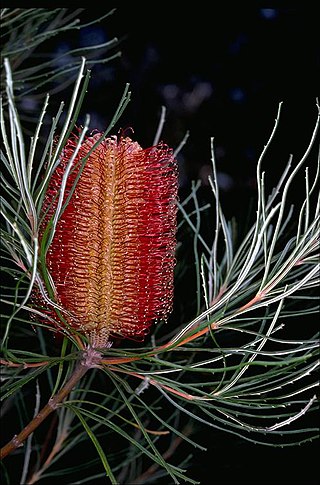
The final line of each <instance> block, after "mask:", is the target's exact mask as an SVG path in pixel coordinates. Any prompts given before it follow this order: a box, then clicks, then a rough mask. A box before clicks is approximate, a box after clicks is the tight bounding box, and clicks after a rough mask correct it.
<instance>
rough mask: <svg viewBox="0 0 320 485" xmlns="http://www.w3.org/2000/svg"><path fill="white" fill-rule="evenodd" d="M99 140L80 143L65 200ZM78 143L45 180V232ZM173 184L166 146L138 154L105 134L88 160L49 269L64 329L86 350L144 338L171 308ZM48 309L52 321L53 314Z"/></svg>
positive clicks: (173, 165) (53, 246)
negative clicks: (82, 338) (115, 339)
mask: <svg viewBox="0 0 320 485" xmlns="http://www.w3.org/2000/svg"><path fill="white" fill-rule="evenodd" d="M100 136H101V134H99V133H97V134H95V135H94V136H91V137H88V138H87V139H86V140H85V142H84V143H83V144H82V146H81V148H80V150H79V153H78V154H77V156H76V159H75V161H74V169H73V170H72V171H71V173H70V175H69V177H68V181H67V187H66V195H65V197H67V195H68V193H70V190H71V188H72V186H73V184H74V181H75V179H76V177H77V175H78V174H79V167H80V166H81V164H80V163H79V162H80V161H81V159H83V157H85V156H86V155H87V154H88V152H89V150H90V149H91V148H92V146H93V145H94V144H95V143H96V142H97V140H98V139H99V138H100ZM76 143H77V140H76V138H73V139H70V140H69V141H68V142H67V145H66V147H65V149H64V151H63V156H62V159H61V161H60V164H59V166H58V168H57V169H56V171H55V173H54V174H53V176H52V178H51V181H50V183H49V187H48V190H47V193H46V198H45V201H44V206H43V210H44V214H45V216H44V224H43V227H45V225H46V224H47V223H48V221H49V220H50V218H51V217H52V215H53V213H54V211H55V210H56V206H57V198H58V197H57V195H58V193H59V190H60V186H61V181H62V177H63V174H64V172H65V168H66V165H67V163H68V162H69V161H70V158H71V157H72V155H73V154H74V150H75V147H76ZM177 186H178V182H177V163H176V160H175V159H174V157H173V153H172V150H171V149H169V148H168V147H167V146H166V145H161V144H160V145H158V146H154V147H151V148H148V149H145V150H144V149H142V148H141V147H140V145H139V144H138V143H136V142H134V141H132V140H131V139H130V138H128V137H120V138H117V137H111V138H107V139H106V140H104V141H102V142H101V143H100V144H99V145H98V147H97V148H96V149H95V150H94V151H93V152H92V154H90V155H89V157H88V159H87V161H86V163H85V166H84V168H83V171H82V173H81V175H80V178H79V180H78V182H77V185H76V188H75V190H74V192H73V194H72V197H71V199H70V202H69V203H68V205H67V207H66V209H65V210H64V212H63V214H62V216H61V218H60V219H59V222H58V224H57V227H56V231H55V234H54V238H53V241H52V243H51V245H50V248H49V250H48V254H47V266H48V269H49V272H50V274H51V276H52V279H53V282H54V285H55V290H56V301H57V303H58V304H59V305H60V306H62V307H63V309H64V310H65V312H63V317H64V318H65V320H66V322H67V324H68V327H69V328H74V329H75V330H77V331H80V332H82V333H84V334H86V335H87V337H88V338H89V341H90V343H91V345H92V346H94V347H105V346H106V345H107V343H108V341H109V339H110V336H111V337H112V336H121V337H127V338H133V339H143V338H144V336H145V335H146V334H147V332H148V329H149V327H150V325H151V324H152V323H153V322H154V321H156V320H157V319H166V318H167V316H168V314H169V312H170V311H171V308H172V299H173V273H174V265H175V256H174V255H175V246H176V239H175V233H176V211H177V205H176V199H177ZM46 310H47V313H49V314H50V316H51V317H52V318H54V319H55V320H56V321H57V318H58V317H57V314H56V312H55V310H54V309H53V308H51V309H50V308H46ZM59 326H60V327H61V322H59Z"/></svg>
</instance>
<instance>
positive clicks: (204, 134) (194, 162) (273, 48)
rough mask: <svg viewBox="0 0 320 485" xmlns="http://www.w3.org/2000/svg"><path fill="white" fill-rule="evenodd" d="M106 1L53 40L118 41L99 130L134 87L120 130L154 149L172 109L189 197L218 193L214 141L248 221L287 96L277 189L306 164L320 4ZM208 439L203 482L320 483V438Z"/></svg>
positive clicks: (229, 203) (199, 475)
mask: <svg viewBox="0 0 320 485" xmlns="http://www.w3.org/2000/svg"><path fill="white" fill-rule="evenodd" d="M96 3H97V2H96ZM104 3H107V5H105V4H104V5H103V6H101V7H98V6H97V5H95V6H94V7H93V6H91V5H88V6H87V8H86V11H85V13H82V19H85V18H87V19H88V20H90V19H92V18H95V17H97V16H98V15H99V14H103V13H105V12H106V10H109V9H110V8H112V7H113V6H115V7H116V12H115V13H114V14H113V16H112V17H110V18H107V19H105V20H103V21H102V22H101V23H100V24H98V25H96V26H94V27H93V26H91V27H88V28H86V29H84V30H82V31H80V32H74V33H73V34H72V35H71V36H70V34H68V35H66V36H65V37H62V40H59V41H58V40H57V39H54V40H53V41H52V42H51V44H50V49H52V51H51V54H52V55H53V56H54V55H57V54H58V53H61V52H63V51H64V50H65V49H67V48H70V47H75V48H77V47H79V46H81V45H85V44H86V45H88V43H92V44H94V43H96V42H104V41H106V40H108V39H112V38H113V37H114V36H117V37H118V38H119V41H120V42H119V46H120V49H121V51H122V55H121V57H119V58H118V59H116V60H113V61H112V62H111V63H109V64H104V65H100V66H99V65H97V66H96V67H94V69H93V70H92V79H91V82H90V85H89V91H88V95H87V98H86V100H85V103H84V111H83V114H84V113H85V112H89V113H90V115H91V120H92V121H91V128H92V129H99V130H104V129H105V128H106V126H107V125H108V123H109V122H110V119H111V117H112V115H113V113H114V110H115V108H116V107H117V105H118V102H119V99H120V97H121V95H122V92H123V90H124V87H125V84H126V83H130V89H131V91H132V100H131V102H130V104H129V106H128V107H127V109H126V111H125V113H124V115H123V117H122V118H121V120H120V122H119V123H118V125H117V127H116V129H115V133H117V132H118V130H119V129H123V130H129V129H132V130H133V134H132V135H131V133H132V132H131V131H130V132H129V133H130V136H132V137H133V138H134V139H135V140H137V141H138V142H139V143H140V144H141V145H142V146H143V147H146V146H149V145H151V144H152V143H153V138H154V135H155V133H156V129H157V126H158V122H159V118H160V113H161V107H162V106H165V107H166V120H167V121H166V124H165V126H164V130H163V136H162V139H163V140H164V141H165V142H166V143H168V144H169V145H170V146H172V147H173V148H176V147H177V146H178V145H179V143H180V142H181V140H182V139H183V137H184V136H185V134H186V132H187V131H188V132H189V138H188V141H187V144H186V145H185V147H184V149H183V150H182V152H181V153H180V154H179V157H178V161H179V166H180V196H181V198H183V197H184V195H185V194H187V193H189V190H190V184H191V181H192V180H196V179H198V178H200V179H201V180H202V188H201V191H200V197H203V199H204V200H207V199H208V198H209V197H210V189H209V187H208V182H207V175H208V174H209V173H210V171H211V166H210V163H211V162H210V157H211V153H210V138H211V137H214V140H215V153H216V160H217V169H218V175H219V181H220V189H221V192H222V202H223V206H224V210H225V213H226V215H227V217H231V216H236V217H240V218H241V217H242V216H243V215H244V214H246V212H247V211H248V207H249V206H250V201H251V200H252V198H253V200H254V196H255V193H256V183H255V171H256V163H257V160H258V158H259V155H260V153H261V151H262V149H263V146H264V144H265V143H266V141H267V139H268V137H269V134H270V133H271V130H272V127H273V124H274V119H275V117H276V113H277V110H278V105H279V103H280V102H283V108H282V116H281V124H280V127H279V130H278V133H277V136H276V138H275V142H274V145H273V146H274V148H272V150H271V153H270V155H268V156H267V157H266V160H265V163H264V169H265V170H266V172H267V181H268V184H270V186H272V184H273V181H275V180H276V179H277V176H278V175H279V173H280V172H281V169H283V168H284V165H285V163H286V162H287V160H288V158H289V154H290V153H292V154H293V157H294V158H293V160H294V163H297V161H298V159H299V157H301V155H302V154H303V153H304V151H305V149H306V147H307V145H308V143H309V140H310V137H311V134H312V130H313V127H314V124H315V120H316V115H317V110H316V97H317V96H319V86H320V83H319V25H318V21H319V18H318V14H317V8H316V7H315V6H314V7H312V6H310V5H311V3H310V2H309V3H307V2H304V3H303V2H301V3H300V5H299V6H294V5H291V6H284V4H283V3H281V6H280V2H279V5H277V4H276V3H273V4H272V3H270V2H268V4H267V6H266V5H263V4H261V2H252V4H251V6H249V3H248V4H247V3H246V2H234V4H226V3H223V5H224V7H221V6H217V5H216V4H215V3H212V4H211V2H199V1H198V2H188V3H187V2H173V1H172V2H151V1H149V2H118V4H117V3H113V4H112V3H110V2H104ZM244 4H245V5H244ZM101 5H102V4H101ZM179 5H180V6H179ZM303 5H305V6H303ZM312 5H315V4H312ZM54 6H56V5H54ZM63 96H64V93H62V94H60V98H61V97H63ZM301 177H303V173H302V172H301ZM303 186H304V185H303V182H302V187H303ZM197 441H199V442H200V443H201V444H204V445H206V446H207V447H208V452H207V453H204V452H198V451H195V452H194V459H193V465H192V468H191V469H190V471H189V475H190V476H191V477H192V478H194V479H197V480H199V481H200V482H201V485H213V484H215V485H226V484H228V485H242V484H247V485H253V484H254V485H267V484H268V485H315V484H319V483H320V481H319V467H318V458H317V457H316V456H315V455H316V452H317V451H319V447H318V446H317V445H315V444H313V443H311V444H307V445H302V446H299V447H294V448H285V449H281V448H271V447H263V446H260V445H253V444H250V443H249V442H246V441H244V440H241V439H240V438H236V437H233V436H232V435H229V434H224V433H221V432H217V431H215V430H208V429H205V430H201V431H199V433H198V436H197ZM189 451H190V450H189ZM162 483H163V482H162Z"/></svg>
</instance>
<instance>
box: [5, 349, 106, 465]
mask: <svg viewBox="0 0 320 485" xmlns="http://www.w3.org/2000/svg"><path fill="white" fill-rule="evenodd" d="M100 360H101V354H100V353H99V352H97V351H96V350H94V348H88V349H87V350H86V351H85V352H84V353H83V355H82V359H81V360H79V362H78V363H77V365H76V367H75V369H74V371H73V373H72V374H71V376H70V378H69V380H68V381H67V382H66V383H65V385H64V386H63V387H62V388H61V389H60V390H59V391H58V392H57V393H56V394H55V395H54V396H53V397H51V398H50V399H49V401H48V402H47V404H46V405H45V406H44V407H43V408H42V409H41V410H40V411H39V413H38V414H37V415H36V416H35V417H34V418H33V419H32V420H31V421H30V422H29V423H28V424H27V426H26V427H25V428H23V430H22V431H21V432H20V433H19V434H17V435H14V436H13V438H12V439H11V440H10V441H9V442H8V443H7V444H6V445H5V446H3V448H1V450H0V458H1V459H2V458H5V457H6V456H7V455H9V454H10V453H11V452H12V451H14V450H15V449H17V448H18V447H19V446H21V445H22V443H23V442H24V441H25V440H26V439H27V438H28V436H29V435H30V434H31V433H33V431H34V430H35V429H37V428H38V426H39V425H40V424H41V423H42V422H43V421H44V420H45V419H46V418H47V417H48V416H49V414H51V413H52V412H53V411H55V410H56V409H57V407H58V405H59V404H60V403H62V401H63V400H64V399H65V398H66V397H67V396H68V395H69V393H70V392H71V391H72V389H73V388H74V387H75V386H76V385H77V383H78V382H79V381H80V379H82V377H83V376H84V375H85V374H86V372H87V371H88V370H89V369H91V368H93V367H97V366H98V365H99V363H100Z"/></svg>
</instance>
